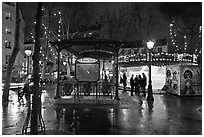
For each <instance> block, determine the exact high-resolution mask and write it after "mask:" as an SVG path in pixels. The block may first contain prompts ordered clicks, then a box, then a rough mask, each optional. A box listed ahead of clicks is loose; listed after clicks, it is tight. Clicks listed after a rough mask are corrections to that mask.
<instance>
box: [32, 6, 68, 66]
mask: <svg viewBox="0 0 204 137" xmlns="http://www.w3.org/2000/svg"><path fill="white" fill-rule="evenodd" d="M42 11H43V17H42V27H41V31H42V32H43V34H42V35H43V36H42V37H43V39H44V40H47V41H48V47H47V48H48V52H47V53H48V54H46V53H45V52H46V44H42V46H41V47H40V54H41V56H42V57H45V59H46V61H49V62H52V58H54V59H55V60H56V59H57V52H56V50H55V48H53V47H52V46H51V45H50V44H49V40H50V39H53V40H55V39H57V40H58V41H61V40H62V39H63V35H62V34H63V33H62V32H63V30H62V29H63V21H62V12H61V11H57V12H55V13H53V15H54V16H56V17H57V19H58V20H57V24H58V30H57V31H56V32H54V31H53V30H51V29H50V28H49V27H48V26H49V24H48V22H49V20H48V18H49V14H50V13H49V11H48V9H46V8H45V7H42ZM35 24H36V21H34V25H35ZM30 35H31V39H32V41H33V42H35V39H34V38H35V33H34V29H33V30H32V31H31V33H30ZM50 55H52V57H50ZM48 56H49V58H48ZM60 58H65V54H63V53H62V52H61V53H60ZM40 62H42V61H40Z"/></svg>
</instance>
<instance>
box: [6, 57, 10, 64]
mask: <svg viewBox="0 0 204 137" xmlns="http://www.w3.org/2000/svg"><path fill="white" fill-rule="evenodd" d="M10 56H11V55H6V64H8V62H9V58H10Z"/></svg>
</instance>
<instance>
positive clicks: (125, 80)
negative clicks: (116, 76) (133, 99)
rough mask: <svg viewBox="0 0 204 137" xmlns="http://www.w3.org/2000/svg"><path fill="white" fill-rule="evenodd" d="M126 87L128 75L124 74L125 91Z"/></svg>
mask: <svg viewBox="0 0 204 137" xmlns="http://www.w3.org/2000/svg"><path fill="white" fill-rule="evenodd" d="M126 86H127V77H126V74H125V73H124V74H123V87H124V91H125V90H126Z"/></svg>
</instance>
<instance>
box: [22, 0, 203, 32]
mask: <svg viewBox="0 0 204 137" xmlns="http://www.w3.org/2000/svg"><path fill="white" fill-rule="evenodd" d="M94 4H95V8H96V9H97V12H98V13H100V12H101V11H104V10H107V9H108V10H112V11H113V10H116V11H117V9H119V8H121V7H126V6H130V5H131V2H95V3H94ZM146 4H151V5H154V6H155V7H156V8H157V9H160V11H161V13H162V14H167V15H174V16H182V14H183V12H184V11H185V9H184V5H193V4H194V5H195V4H197V5H200V6H201V7H202V3H201V2H200V3H198V2H197V3H195V2H194V3H192V2H191V3H189V2H185V3H184V2H177V3H176V2H171V3H170V2H163V3H161V2H146ZM20 7H21V10H22V13H23V16H24V20H25V23H26V35H28V34H29V33H30V31H31V29H32V28H33V27H34V21H35V15H36V9H37V3H36V2H21V3H20ZM201 13H202V11H201Z"/></svg>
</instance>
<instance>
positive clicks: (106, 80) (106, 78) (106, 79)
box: [105, 74, 108, 82]
mask: <svg viewBox="0 0 204 137" xmlns="http://www.w3.org/2000/svg"><path fill="white" fill-rule="evenodd" d="M105 82H108V77H107V75H106V74H105Z"/></svg>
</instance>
